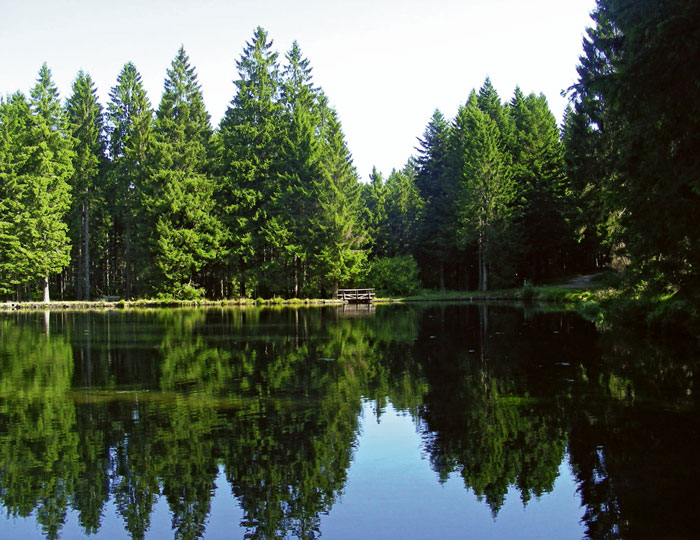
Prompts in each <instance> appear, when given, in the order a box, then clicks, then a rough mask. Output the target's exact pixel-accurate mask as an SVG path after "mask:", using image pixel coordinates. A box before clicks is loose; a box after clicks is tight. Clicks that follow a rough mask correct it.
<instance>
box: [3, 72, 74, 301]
mask: <svg viewBox="0 0 700 540" xmlns="http://www.w3.org/2000/svg"><path fill="white" fill-rule="evenodd" d="M30 96H31V100H30V102H29V106H28V108H27V105H26V102H25V100H24V98H23V97H22V96H21V95H19V94H16V95H15V96H13V98H11V101H10V103H9V104H8V105H7V106H5V107H4V109H5V114H4V115H3V116H4V118H3V132H5V133H3V139H4V142H3V146H4V148H5V152H4V153H5V156H4V158H2V161H4V165H3V166H2V168H3V179H2V180H3V186H2V189H3V194H2V195H3V202H2V214H3V216H2V218H0V225H1V228H2V231H1V235H2V238H1V240H2V244H3V248H4V250H7V252H6V255H7V257H8V259H7V260H8V262H7V263H5V264H6V265H7V266H6V269H7V271H8V274H9V277H10V279H9V284H10V285H19V284H21V283H29V282H31V281H40V282H41V283H42V287H43V299H44V302H49V301H50V294H49V280H50V276H51V275H52V274H57V273H60V272H61V271H62V270H63V268H65V267H66V266H67V265H68V263H69V262H70V239H69V237H68V227H67V226H66V223H65V216H66V213H67V212H68V209H69V208H70V201H71V195H70V186H69V184H68V180H69V178H70V176H71V175H72V174H73V167H72V164H71V159H72V156H73V151H72V139H71V137H70V135H69V134H68V133H67V131H66V125H65V116H64V113H63V109H62V108H61V104H60V102H59V97H58V90H57V89H56V86H55V85H54V83H53V81H52V80H51V72H50V71H49V69H48V67H47V66H46V64H43V65H42V66H41V69H40V70H39V76H38V78H37V82H36V85H35V86H34V88H32V90H31V93H30ZM27 113H29V116H27ZM6 130H7V131H6ZM11 131H13V132H14V133H11ZM5 288H7V287H5Z"/></svg>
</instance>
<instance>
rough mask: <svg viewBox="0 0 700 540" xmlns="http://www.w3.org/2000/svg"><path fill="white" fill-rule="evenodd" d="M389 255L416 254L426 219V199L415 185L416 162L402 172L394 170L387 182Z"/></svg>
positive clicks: (407, 165) (410, 163)
mask: <svg viewBox="0 0 700 540" xmlns="http://www.w3.org/2000/svg"><path fill="white" fill-rule="evenodd" d="M386 192H387V205H386V208H387V211H386V214H387V223H386V228H387V230H388V231H389V237H390V247H389V254H390V255H391V256H392V257H396V256H404V255H413V253H414V250H415V249H416V244H417V242H418V234H419V227H420V223H421V219H422V217H423V199H422V198H421V196H420V193H419V192H418V187H417V186H416V165H415V162H414V161H413V160H409V162H408V163H407V164H406V165H405V166H404V168H403V169H401V170H400V171H396V170H394V171H392V172H391V174H390V175H389V178H387V181H386Z"/></svg>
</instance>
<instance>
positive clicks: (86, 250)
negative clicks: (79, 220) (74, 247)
mask: <svg viewBox="0 0 700 540" xmlns="http://www.w3.org/2000/svg"><path fill="white" fill-rule="evenodd" d="M83 219H84V220H85V222H84V224H83V227H84V233H83V240H84V242H85V247H84V249H83V255H84V256H85V261H84V263H85V269H84V271H85V278H84V282H83V283H84V285H83V286H84V291H83V294H84V299H85V300H86V301H89V300H90V240H89V239H90V203H89V202H88V201H85V202H84V203H83Z"/></svg>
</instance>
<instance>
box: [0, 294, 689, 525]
mask: <svg viewBox="0 0 700 540" xmlns="http://www.w3.org/2000/svg"><path fill="white" fill-rule="evenodd" d="M367 315H368V316H362V317H344V316H342V314H340V313H339V312H338V311H337V310H335V309H333V308H327V309H305V310H293V309H285V310H261V309H246V310H206V311H202V310H192V311H188V310H173V311H153V312H148V313H105V314H94V313H92V314H90V313H88V314H65V313H63V314H51V315H50V319H49V320H48V321H46V320H44V317H43V315H41V314H23V315H15V316H12V317H5V318H3V319H2V320H0V332H1V335H2V339H1V341H0V370H1V373H2V378H1V379H0V456H2V457H1V458H0V459H2V463H1V464H0V471H1V472H0V499H1V500H2V503H3V506H4V507H5V509H6V511H7V513H8V515H9V516H22V517H23V516H29V515H31V514H32V513H33V512H34V515H35V516H36V520H37V522H38V523H39V524H40V526H41V527H42V530H43V532H44V535H45V536H46V537H47V538H56V537H58V535H59V534H60V531H61V530H62V527H63V526H64V523H65V520H66V513H67V511H68V509H69V508H70V509H73V510H75V511H76V512H77V513H78V516H79V522H80V525H81V527H82V528H83V531H84V533H85V534H86V535H87V534H91V533H94V532H96V531H98V530H99V528H100V524H101V521H102V519H103V515H104V508H105V504H106V502H107V501H108V500H113V501H114V503H115V506H116V508H117V510H118V512H119V514H120V515H121V516H122V518H123V520H124V523H125V528H126V530H127V532H128V534H129V536H131V537H132V538H144V537H145V534H146V532H147V531H148V529H149V526H150V519H151V514H152V512H153V508H154V505H155V503H156V501H157V499H158V497H159V496H161V495H163V496H164V497H165V499H166V500H167V502H168V505H169V507H170V511H171V516H172V528H173V531H174V536H175V538H200V537H202V536H203V535H204V534H205V531H206V520H207V516H208V515H209V513H210V510H211V497H212V494H213V492H214V484H215V479H216V477H217V474H218V471H219V467H222V468H223V470H224V471H225V475H226V479H227V481H228V482H229V484H230V486H232V490H233V495H234V497H235V498H236V501H237V502H238V504H239V505H240V507H241V509H242V511H243V514H244V520H243V523H242V525H243V526H244V527H245V528H246V529H247V537H249V538H278V537H285V536H292V537H298V538H315V537H318V536H320V528H319V526H320V517H319V516H320V515H321V514H324V513H328V512H329V511H330V510H331V508H332V507H333V505H334V504H335V503H336V500H337V497H338V495H339V494H340V493H341V492H342V490H343V488H344V486H345V484H346V481H347V472H348V470H349V468H350V465H351V462H352V456H353V452H354V448H355V446H356V444H357V438H358V427H359V423H358V416H359V414H360V411H361V409H362V403H363V400H372V401H374V402H376V409H377V414H379V415H380V414H381V411H382V410H383V408H384V407H386V404H388V403H391V404H392V405H393V407H394V408H395V409H397V410H399V411H404V412H406V413H408V414H410V415H411V417H412V419H413V421H414V422H415V424H416V426H417V427H418V429H419V430H420V433H421V435H422V439H423V441H424V442H423V444H424V449H425V452H426V454H427V456H428V457H429V460H430V463H431V466H432V468H433V470H434V471H435V473H436V475H437V478H438V480H440V481H445V479H446V478H447V477H448V476H449V475H451V474H453V473H454V474H459V475H460V476H461V477H462V479H463V481H464V484H465V487H466V488H467V489H469V490H472V491H473V492H474V493H475V494H476V496H477V497H478V498H479V499H480V500H484V501H485V503H486V504H488V506H489V508H490V509H491V512H492V513H493V515H494V516H497V515H498V512H499V509H500V508H501V506H502V504H503V500H504V497H505V495H506V493H507V491H508V489H509V487H515V488H516V489H517V490H518V492H519V493H520V495H521V498H522V501H523V503H524V504H527V503H528V501H530V500H531V499H532V498H538V497H540V496H542V495H543V494H545V493H548V492H549V491H551V490H552V488H553V486H554V482H555V479H556V477H557V473H558V469H559V467H560V464H561V463H562V460H563V459H564V457H565V455H566V452H567V450H568V453H569V458H570V461H571V467H572V469H573V471H574V474H575V475H576V478H577V482H578V485H579V493H580V496H581V501H582V505H583V506H584V508H583V509H582V517H583V519H584V521H585V524H586V527H587V534H588V536H589V537H591V538H603V537H627V536H629V537H645V536H647V537H648V536H650V535H652V533H653V532H655V531H657V532H658V531H663V532H664V533H665V534H666V535H667V534H668V533H669V531H670V532H672V533H674V534H675V536H677V537H685V536H688V537H690V536H691V535H690V534H689V533H691V532H692V531H691V530H690V527H691V524H690V523H689V522H688V518H687V516H689V515H692V507H693V503H694V502H696V500H697V497H695V496H694V494H693V493H692V492H691V491H690V490H691V489H692V484H694V482H691V481H689V480H690V479H697V478H698V477H699V476H700V475H698V470H697V467H696V466H695V465H692V464H693V463H694V460H692V456H693V455H694V454H695V452H696V451H697V448H698V441H697V433H698V431H697V420H694V418H697V415H694V413H695V407H696V406H695V400H694V396H693V394H692V388H693V382H694V373H696V372H697V370H696V369H695V367H696V366H695V365H694V361H695V360H694V358H693V357H692V354H691V353H692V351H691V352H690V353H689V352H688V351H685V352H683V351H673V354H669V351H668V350H666V349H663V348H656V349H655V348H649V346H648V344H646V345H644V346H641V344H640V343H639V342H638V341H637V342H635V341H634V340H632V341H627V340H625V339H623V338H622V337H620V336H617V337H616V336H605V337H599V336H597V334H596V333H595V330H594V329H593V328H592V327H591V326H590V325H587V324H586V323H584V322H583V321H581V320H580V319H578V318H576V317H575V316H572V315H570V314H542V313H538V312H529V313H528V312H523V311H521V310H516V309H509V308H505V307H488V306H480V307H478V308H477V307H475V306H467V305H458V304H455V305H439V306H385V307H380V308H377V309H376V311H375V312H374V313H373V314H367ZM640 359H641V360H643V361H640ZM639 403H642V407H641V409H640V407H639ZM659 404H663V407H660V406H658V405H659ZM688 426H692V428H693V430H691V431H690V434H691V435H692V436H691V437H688V436H687V433H688V430H687V427H688ZM683 433H686V435H685V436H683ZM659 487H664V488H665V491H664V496H665V500H664V501H659V500H658V489H659Z"/></svg>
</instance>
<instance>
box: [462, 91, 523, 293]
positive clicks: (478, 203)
mask: <svg viewBox="0 0 700 540" xmlns="http://www.w3.org/2000/svg"><path fill="white" fill-rule="evenodd" d="M455 129H456V130H457V131H463V132H464V136H463V140H464V142H465V146H464V159H463V162H462V171H461V172H462V174H461V176H460V185H459V187H458V192H457V197H456V199H455V200H456V207H457V210H456V214H457V226H458V229H457V237H458V239H459V241H460V242H461V243H462V244H468V243H470V242H476V244H477V248H478V270H479V286H480V289H481V290H482V291H484V292H486V291H487V290H488V287H489V274H490V272H496V271H498V272H499V273H500V274H505V273H506V268H507V265H506V263H507V261H506V260H504V258H503V254H504V251H505V250H504V249H503V244H504V241H505V240H506V236H507V233H508V232H509V229H510V224H511V219H512V213H513V202H514V199H515V189H514V184H513V181H512V174H511V170H510V165H509V159H508V158H507V156H506V155H505V151H504V148H503V143H502V141H501V137H500V133H499V129H498V125H497V123H496V121H495V120H493V119H492V118H491V116H490V115H489V114H488V113H487V112H484V111H482V110H481V109H480V108H479V106H478V104H477V103H476V102H475V100H473V99H472V100H470V102H469V103H468V104H467V105H466V107H463V108H462V109H461V110H460V113H459V115H458V118H457V122H456V128H455ZM496 262H498V263H499V265H500V267H496V264H495V263H496Z"/></svg>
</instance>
